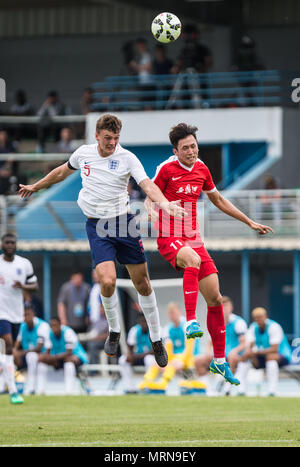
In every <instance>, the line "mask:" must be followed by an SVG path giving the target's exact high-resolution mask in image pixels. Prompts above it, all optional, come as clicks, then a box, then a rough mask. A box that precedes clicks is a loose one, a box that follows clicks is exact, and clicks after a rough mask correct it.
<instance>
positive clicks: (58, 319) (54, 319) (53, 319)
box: [50, 316, 61, 323]
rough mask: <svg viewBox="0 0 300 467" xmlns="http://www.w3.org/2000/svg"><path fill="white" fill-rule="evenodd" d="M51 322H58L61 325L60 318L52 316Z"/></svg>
mask: <svg viewBox="0 0 300 467" xmlns="http://www.w3.org/2000/svg"><path fill="white" fill-rule="evenodd" d="M50 321H57V322H58V323H61V321H60V318H59V317H58V316H52V318H51V319H50Z"/></svg>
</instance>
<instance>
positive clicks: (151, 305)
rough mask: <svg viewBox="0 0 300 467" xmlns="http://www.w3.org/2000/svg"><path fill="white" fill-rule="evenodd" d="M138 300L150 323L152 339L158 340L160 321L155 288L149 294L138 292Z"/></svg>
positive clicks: (153, 340)
mask: <svg viewBox="0 0 300 467" xmlns="http://www.w3.org/2000/svg"><path fill="white" fill-rule="evenodd" d="M138 300H139V305H140V307H141V309H142V310H143V313H144V315H145V318H146V321H147V324H148V328H149V334H150V339H151V341H152V342H157V341H159V340H160V322H159V313H158V308H157V303H156V296H155V293H154V290H152V292H151V294H150V295H148V296H145V295H140V294H139V293H138Z"/></svg>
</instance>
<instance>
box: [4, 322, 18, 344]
mask: <svg viewBox="0 0 300 467" xmlns="http://www.w3.org/2000/svg"><path fill="white" fill-rule="evenodd" d="M20 324H21V323H11V322H10V321H7V319H0V337H1V336H4V335H5V334H11V336H12V339H13V341H14V342H15V341H16V340H17V337H18V334H19V329H20Z"/></svg>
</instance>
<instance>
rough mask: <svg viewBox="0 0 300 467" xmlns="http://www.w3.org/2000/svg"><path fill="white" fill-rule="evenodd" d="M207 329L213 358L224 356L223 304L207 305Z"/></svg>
mask: <svg viewBox="0 0 300 467" xmlns="http://www.w3.org/2000/svg"><path fill="white" fill-rule="evenodd" d="M207 329H208V332H209V334H210V337H211V340H212V345H213V349H214V357H215V358H225V343H226V330H225V321H224V314H223V305H219V306H207Z"/></svg>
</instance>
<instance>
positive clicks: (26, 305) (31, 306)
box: [24, 302, 34, 313]
mask: <svg viewBox="0 0 300 467" xmlns="http://www.w3.org/2000/svg"><path fill="white" fill-rule="evenodd" d="M26 310H31V311H32V313H34V306H33V305H32V303H31V302H25V303H24V311H26Z"/></svg>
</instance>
